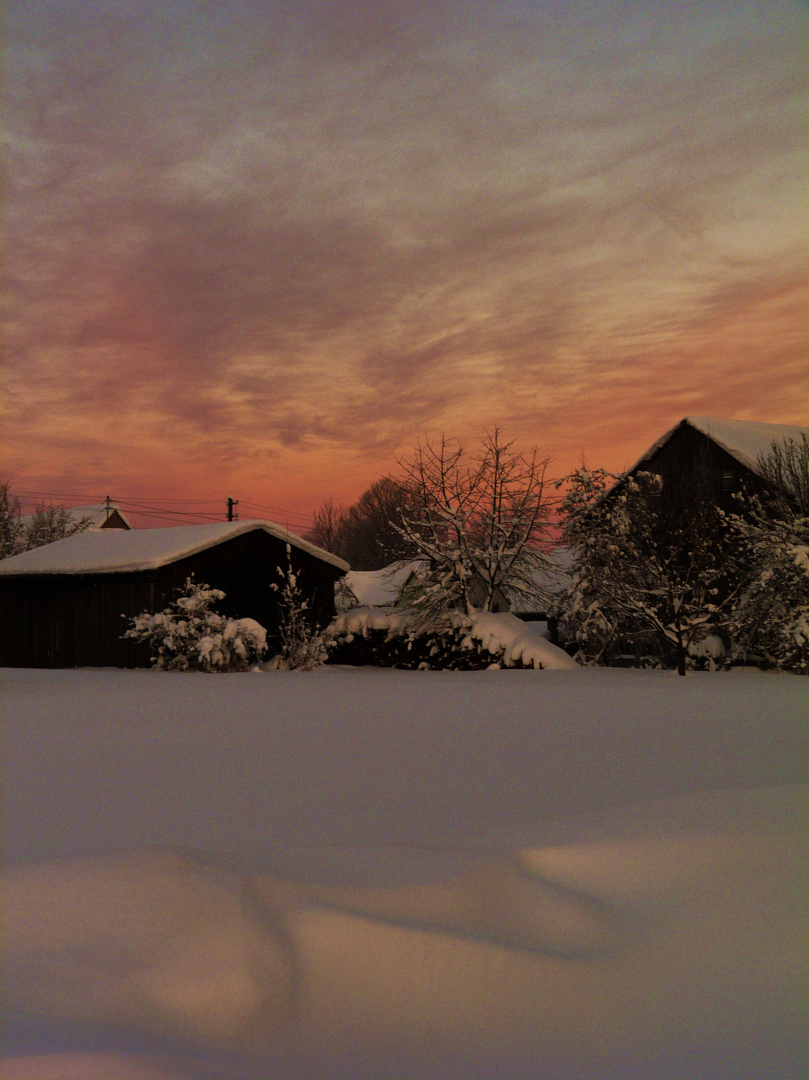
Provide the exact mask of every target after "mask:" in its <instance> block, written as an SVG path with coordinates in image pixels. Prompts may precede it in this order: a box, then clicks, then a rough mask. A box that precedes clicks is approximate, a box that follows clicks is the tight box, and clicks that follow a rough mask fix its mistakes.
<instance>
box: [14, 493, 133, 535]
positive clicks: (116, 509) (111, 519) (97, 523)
mask: <svg viewBox="0 0 809 1080" xmlns="http://www.w3.org/2000/svg"><path fill="white" fill-rule="evenodd" d="M64 510H65V513H66V514H67V515H68V517H69V519H70V521H71V522H73V523H74V524H76V525H78V524H79V523H80V522H82V521H89V525H88V526H87V527H88V529H131V528H132V523H131V522H130V521H129V519H128V518H127V516H126V515H125V514H124V512H123V510H121V508H120V506H118V505H117V503H114V502H110V501H109V500H106V501H105V502H103V503H96V504H94V505H93V506H66V507H64ZM33 517H34V515H33V514H24V515H23V516H22V517H21V518H20V521H21V523H22V524H23V525H28V524H29V523H30V522H31V521H32V520H33Z"/></svg>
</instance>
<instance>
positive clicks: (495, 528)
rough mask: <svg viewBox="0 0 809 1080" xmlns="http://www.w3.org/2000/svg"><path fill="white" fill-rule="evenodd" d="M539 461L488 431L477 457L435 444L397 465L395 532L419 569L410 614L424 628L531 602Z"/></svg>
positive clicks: (540, 552)
mask: <svg viewBox="0 0 809 1080" xmlns="http://www.w3.org/2000/svg"><path fill="white" fill-rule="evenodd" d="M547 464H548V462H547V459H541V458H539V457H538V454H537V451H536V449H534V450H533V451H531V452H530V453H529V454H527V455H526V454H521V453H518V452H517V451H516V450H515V449H514V443H513V442H504V441H503V438H502V436H501V433H500V431H499V430H498V429H497V428H495V429H493V430H492V431H491V432H488V433H487V434H486V435H485V436H484V437H483V439H481V441H480V444H479V446H478V448H477V450H476V451H475V452H474V453H472V454H468V453H467V450H466V447H465V446H464V445H463V444H462V443H459V442H457V441H454V440H449V439H447V438H446V437H444V436H442V437H441V439H440V440H438V441H437V442H431V441H429V440H426V441H425V442H423V443H419V444H418V445H417V446H416V448H415V452H414V454H413V456H412V457H411V458H409V459H404V460H401V461H399V465H400V467H401V470H402V474H403V475H402V478H401V479H400V481H399V482H400V483H401V485H402V487H403V488H404V489H405V491H406V493H407V509H406V510H405V511H404V512H403V513H402V515H401V522H400V524H398V526H397V531H398V532H399V533H400V534H401V535H402V537H403V538H404V539H405V540H406V542H407V544H408V545H409V547H410V549H411V550H412V551H413V553H414V555H415V557H416V558H417V559H420V560H421V561H422V567H423V569H422V571H421V572H420V575H419V581H418V582H417V588H415V589H414V590H412V601H411V603H412V606H413V608H414V609H415V611H416V612H417V613H418V616H419V619H420V621H421V623H422V625H424V626H428V625H431V624H436V623H437V622H439V621H440V620H441V618H442V616H444V615H445V614H446V613H447V612H448V611H455V612H461V613H462V614H463V615H464V616H467V617H469V618H471V617H473V616H474V615H475V614H476V613H477V612H479V611H494V610H497V608H498V607H499V606H501V605H502V604H503V602H504V601H505V602H513V601H515V600H521V601H529V602H536V601H537V600H538V599H539V598H541V597H542V589H541V587H540V585H539V584H538V581H539V578H540V575H541V574H542V572H543V570H545V568H546V567H547V563H548V560H547V555H546V551H545V549H546V547H547V543H546V541H548V539H549V529H550V518H551V505H552V503H551V498H550V496H549V493H548V484H547V482H546V479H545V473H546V468H547Z"/></svg>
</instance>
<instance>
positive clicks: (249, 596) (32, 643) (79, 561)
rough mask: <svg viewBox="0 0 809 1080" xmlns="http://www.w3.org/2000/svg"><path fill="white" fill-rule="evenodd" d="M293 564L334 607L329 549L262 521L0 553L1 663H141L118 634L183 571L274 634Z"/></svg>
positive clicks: (110, 533)
mask: <svg viewBox="0 0 809 1080" xmlns="http://www.w3.org/2000/svg"><path fill="white" fill-rule="evenodd" d="M287 544H289V545H290V552H291V559H292V566H293V569H294V571H295V572H296V574H297V575H298V577H299V583H300V586H301V589H302V590H303V592H304V594H305V595H306V597H307V599H308V600H309V603H310V609H311V611H312V612H313V614H314V616H315V617H316V618H317V619H318V620H319V621H321V622H325V621H328V620H329V619H330V618H331V617H332V616H333V614H334V584H335V582H336V581H337V580H338V579H339V578H340V577H342V576H343V574H345V572H346V571H347V570H348V564H347V563H345V562H343V560H342V559H338V558H337V557H336V556H334V555H331V554H329V553H328V552H326V551H323V550H322V549H321V548H318V547H315V545H314V544H309V543H307V541H305V540H303V539H301V538H300V537H298V536H295V535H294V534H292V533H289V532H287V530H286V529H284V528H282V527H281V526H279V525H275V524H273V523H272V522H268V521H235V522H222V523H220V524H213V525H190V526H181V527H178V528H169V529H133V530H124V529H106V530H100V529H99V530H94V531H89V532H85V533H80V534H78V535H75V536H70V537H68V538H67V539H65V540H59V541H57V542H55V543H53V544H46V545H44V546H43V547H39V548H35V549H34V550H32V551H27V552H25V553H23V554H22V555H16V556H14V557H13V558H10V559H4V560H3V561H1V562H0V665H2V666H5V667H39V668H70V667H128V668H132V667H148V666H149V650H148V648H147V647H146V646H144V645H142V644H140V643H136V642H132V641H123V640H122V639H121V635H122V634H123V633H124V631H125V630H126V629H128V626H129V619H131V618H132V616H134V615H138V614H140V613H141V612H142V611H159V610H161V609H162V608H164V607H165V606H166V605H167V604H168V602H169V601H170V600H171V599H172V598H173V597H174V596H175V595H176V593H177V591H178V590H179V589H180V588H181V587H182V585H183V584H184V582H185V580H186V578H188V577H190V576H192V575H193V577H194V579H195V581H197V582H198V583H200V584H203V583H204V584H208V585H210V586H212V587H213V588H217V589H221V590H222V591H223V592H224V593H225V594H226V597H225V599H224V600H223V601H222V602H221V603H220V604H219V605H218V610H219V611H221V612H222V614H224V615H228V616H231V617H234V618H252V619H255V620H257V621H258V622H259V623H261V625H262V626H264V627H265V628H266V630H267V631H268V640H269V641H270V643H271V648H272V644H277V632H278V626H279V615H280V613H279V606H278V593H277V592H276V591H275V590H274V589H272V588H271V586H272V585H273V584H282V583H283V582H282V579H281V577H280V576H279V573H278V568H279V567H282V568H286V566H287V550H286V548H287Z"/></svg>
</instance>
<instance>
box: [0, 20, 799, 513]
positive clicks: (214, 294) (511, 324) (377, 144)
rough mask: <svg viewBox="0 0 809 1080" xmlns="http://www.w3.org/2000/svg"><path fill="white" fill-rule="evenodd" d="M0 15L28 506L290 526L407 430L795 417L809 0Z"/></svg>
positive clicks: (397, 447) (565, 464)
mask: <svg viewBox="0 0 809 1080" xmlns="http://www.w3.org/2000/svg"><path fill="white" fill-rule="evenodd" d="M4 37H5V98H6V108H5V110H4V111H5V114H6V157H7V176H6V180H5V187H4V195H3V210H4V232H5V259H4V272H5V287H4V290H3V291H4V300H5V305H4V306H5V319H6V327H5V332H4V339H3V341H4V343H3V350H4V359H3V375H4V394H3V397H4V406H3V408H4V416H3V429H2V439H3V466H2V474H1V475H0V478H2V479H4V480H10V481H11V482H12V485H13V489H15V490H17V491H18V492H19V493H21V494H23V496H24V497H25V498H27V499H28V500H29V501H30V500H33V499H35V497H36V496H35V493H43V494H45V493H47V494H48V496H49V497H50V496H51V495H54V496H59V497H58V498H53V499H51V500H50V501H61V502H65V503H73V504H78V503H81V502H87V501H94V500H98V499H101V498H103V497H104V496H105V495H107V494H109V495H111V496H112V497H113V499H118V500H120V501H122V504H123V505H124V506H125V507H129V509H130V510H131V509H132V508H133V507H135V506H136V504H137V505H140V506H146V505H148V506H152V507H160V508H162V512H164V513H169V512H172V513H176V512H177V511H183V512H185V513H188V514H191V513H201V514H206V515H207V516H208V517H209V518H210V517H211V516H213V517H220V518H221V517H223V515H224V503H225V499H226V498H227V497H228V496H231V497H233V498H236V499H239V500H240V508H239V513H240V514H241V516H242V517H247V516H268V517H272V518H274V519H275V520H280V521H283V523H286V524H289V525H290V526H291V527H293V528H298V529H302V528H303V527H304V526H305V525H306V523H307V521H308V520H310V518H311V513H312V511H313V510H314V509H315V508H316V507H317V506H319V505H321V504H322V503H323V502H324V500H326V499H327V498H333V499H334V500H335V501H337V502H345V503H349V502H352V501H354V500H355V499H356V498H357V497H358V496H359V495H360V494H361V493H362V491H364V490H365V488H367V486H368V485H369V484H370V483H371V482H373V481H374V480H375V479H377V478H378V477H379V476H380V475H383V474H385V473H388V472H390V471H392V470H395V468H396V460H397V458H401V457H403V456H404V457H406V456H407V455H408V453H409V452H410V451H411V449H412V447H413V446H414V444H415V443H416V442H417V441H418V440H419V439H421V438H424V437H425V435H426V436H431V435H436V434H439V433H441V432H443V433H445V434H447V435H450V436H455V437H459V438H461V439H467V440H470V441H473V442H474V441H475V440H476V439H477V438H478V437H479V436H480V435H481V434H482V433H483V432H484V431H486V430H487V429H490V428H491V427H493V426H495V425H498V426H499V427H500V428H501V429H502V431H503V433H504V435H505V436H506V437H508V438H513V439H514V440H515V441H516V446H517V447H519V448H526V449H527V448H530V447H533V446H535V445H536V446H537V447H538V449H539V451H540V453H541V454H542V455H543V456H544V455H548V456H550V458H551V472H552V473H553V474H554V475H562V474H564V473H565V472H567V471H569V470H570V469H571V468H573V467H575V465H576V464H578V463H579V461H580V460H581V459H582V456H584V457H585V458H586V460H587V462H588V464H591V465H600V466H603V467H605V468H608V469H613V470H619V469H621V468H624V467H627V466H628V465H630V464H631V463H632V462H634V461H635V460H636V459H637V458H638V457H639V456H640V455H641V454H642V453H643V451H644V450H645V449H646V448H647V447H648V446H649V445H650V444H651V443H652V442H653V441H654V440H655V439H656V438H658V437H659V435H661V434H662V433H663V432H664V431H666V430H667V429H668V428H670V427H672V426H673V425H674V424H675V423H677V422H678V421H679V420H680V419H681V418H682V417H683V416H686V415H689V414H696V415H708V416H714V417H724V418H736V419H748V420H762V421H768V422H771V423H791V424H807V423H809V350H807V337H809V320H807V317H806V312H807V311H809V265H807V262H808V260H807V251H809V244H807V240H809V199H808V198H807V177H808V176H809V170H807V139H806V135H807V130H809V129H808V128H807V111H808V110H807V85H806V75H807V64H806V55H807V43H809V5H807V3H806V2H803V0H801V2H799V0H752V2H749V3H745V2H733V3H731V2H729V0H705V2H699V0H694V2H687V0H679V2H675V3H673V2H671V0H627V2H621V3H618V2H613V0H603V2H602V0H599V3H597V4H593V3H584V2H578V0H549V2H547V3H541V2H538V0H501V2H497V3H491V2H488V3H478V2H476V0H464V2H463V3H460V2H459V0H397V2H396V3H393V2H389V0H373V2H370V0H354V2H351V3H349V2H348V0H300V2H297V3H286V2H267V0H240V2H238V3H237V2H235V0H215V2H210V3H209V2H203V0H159V2H158V0H114V2H113V0H9V2H8V4H7V9H6V16H5V33H4ZM127 500H129V502H127ZM161 500H162V501H161ZM176 500H198V502H195V503H192V502H190V501H188V502H183V503H180V502H178V501H176ZM204 500H207V502H204ZM168 520H170V519H169V518H158V517H156V516H152V517H151V518H149V519H147V518H143V519H142V520H141V521H140V523H141V524H152V525H157V524H161V523H166V521H168ZM177 520H179V518H178V519H177ZM186 520H190V518H189V519H186Z"/></svg>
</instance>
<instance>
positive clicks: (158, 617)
mask: <svg viewBox="0 0 809 1080" xmlns="http://www.w3.org/2000/svg"><path fill="white" fill-rule="evenodd" d="M224 598H225V594H224V593H223V592H222V590H221V589H212V588H211V587H210V586H209V585H197V584H196V583H195V582H194V580H193V579H192V578H186V581H185V585H184V586H183V587H182V588H181V589H180V590H179V591H178V594H177V596H176V598H175V599H174V600H173V601H172V603H171V604H170V605H169V606H168V607H167V608H164V609H163V611H158V612H154V613H151V614H150V613H149V612H147V611H144V612H143V613H142V614H140V615H136V616H135V618H134V619H132V626H131V627H130V629H129V630H127V632H126V633H125V634H124V637H125V638H131V639H132V640H133V641H142V642H145V643H146V644H148V645H149V647H150V648H151V650H152V657H151V661H152V666H153V667H154V668H156V669H158V670H159V671H219V672H228V671H249V670H251V669H252V668H254V667H255V666H256V664H257V663H258V662H259V660H260V659H261V657H262V656H263V655H264V653H265V652H266V649H267V632H266V630H265V629H264V627H263V626H261V625H260V624H259V623H257V622H256V621H255V619H229V618H227V617H226V616H224V615H220V614H219V613H218V612H216V611H214V610H212V605H213V604H214V603H216V602H218V601H220V600H224Z"/></svg>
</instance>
